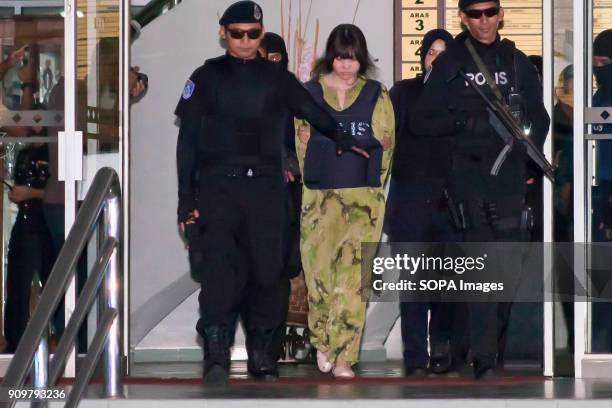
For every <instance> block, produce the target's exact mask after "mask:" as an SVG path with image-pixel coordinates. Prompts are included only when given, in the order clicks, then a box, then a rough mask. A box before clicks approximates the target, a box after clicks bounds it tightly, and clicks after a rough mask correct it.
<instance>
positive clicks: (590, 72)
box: [573, 0, 612, 378]
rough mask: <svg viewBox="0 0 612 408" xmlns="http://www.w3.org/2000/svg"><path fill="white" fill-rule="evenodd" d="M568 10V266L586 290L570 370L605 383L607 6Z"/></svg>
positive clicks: (610, 317) (610, 65)
mask: <svg viewBox="0 0 612 408" xmlns="http://www.w3.org/2000/svg"><path fill="white" fill-rule="evenodd" d="M573 7H574V24H573V27H574V31H573V42H574V44H575V45H576V44H578V45H581V44H583V47H581V48H583V49H582V50H581V52H575V53H574V58H573V77H574V83H573V91H574V109H573V116H574V124H575V125H574V132H573V141H574V158H573V163H574V224H573V225H574V241H575V242H576V251H575V260H574V264H575V271H576V277H577V290H581V289H582V288H585V289H586V296H584V297H582V298H581V297H580V296H579V297H578V298H577V301H576V303H575V333H576V334H575V337H576V339H575V348H576V355H575V365H576V366H575V370H576V377H579V378H588V377H610V376H612V296H610V289H609V287H608V281H610V278H611V277H612V259H611V257H610V255H611V254H612V31H610V29H612V25H611V24H610V16H611V15H612V3H610V2H609V1H606V0H586V1H579V0H576V1H574V4H573ZM575 48H578V47H575ZM582 243H584V244H582ZM580 244H582V245H580ZM579 245H580V246H579ZM578 295H580V294H578Z"/></svg>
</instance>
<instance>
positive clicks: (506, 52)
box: [498, 38, 520, 64]
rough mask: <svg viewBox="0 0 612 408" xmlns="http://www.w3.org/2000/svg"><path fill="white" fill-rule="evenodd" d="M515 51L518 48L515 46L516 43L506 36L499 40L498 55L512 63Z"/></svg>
mask: <svg viewBox="0 0 612 408" xmlns="http://www.w3.org/2000/svg"><path fill="white" fill-rule="evenodd" d="M517 51H519V50H518V49H517V48H516V44H514V41H512V40H509V39H507V38H504V39H503V40H501V41H500V44H499V49H498V52H499V55H500V56H501V57H502V58H503V59H504V60H505V61H507V62H508V63H510V64H512V62H513V61H514V56H515V53H516V52H517ZM519 52H520V51H519Z"/></svg>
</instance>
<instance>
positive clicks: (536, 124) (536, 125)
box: [517, 53, 550, 149]
mask: <svg viewBox="0 0 612 408" xmlns="http://www.w3.org/2000/svg"><path fill="white" fill-rule="evenodd" d="M517 58H518V61H517V65H518V67H519V70H520V72H519V80H520V81H521V83H520V84H519V87H520V89H521V90H522V91H523V100H524V103H525V111H526V112H525V113H526V116H527V119H528V120H529V122H531V133H530V135H531V138H532V140H533V141H534V143H536V145H537V146H538V147H539V148H540V149H542V146H544V141H545V140H546V135H547V134H548V130H549V126H550V117H549V116H548V112H546V108H545V107H544V100H543V97H542V83H541V82H540V77H539V76H538V72H537V71H536V68H535V67H534V66H533V64H532V63H531V62H530V61H529V60H528V59H527V57H525V56H524V55H523V54H522V53H518V55H517Z"/></svg>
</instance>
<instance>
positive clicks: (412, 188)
mask: <svg viewBox="0 0 612 408" xmlns="http://www.w3.org/2000/svg"><path fill="white" fill-rule="evenodd" d="M442 190H443V180H431V179H430V180H426V181H422V182H402V181H397V180H395V181H394V180H393V179H392V180H391V185H390V189H389V198H388V200H387V208H386V213H385V232H386V233H387V234H388V235H389V239H390V240H391V242H413V243H418V242H448V241H455V240H457V238H458V235H457V233H456V232H455V231H454V230H453V227H452V226H451V224H450V221H449V218H448V216H447V214H446V212H445V211H444V209H443V208H442V207H441V206H440V200H441V199H442ZM391 247H392V248H393V244H391ZM394 252H395V251H394ZM461 306H462V305H460V304H455V303H442V302H435V301H432V300H431V299H430V300H427V301H418V300H416V299H413V300H410V301H403V302H401V303H400V316H401V332H402V343H403V348H404V352H403V356H404V364H405V365H406V367H408V368H414V367H427V365H428V361H429V356H428V353H427V338H428V334H429V339H430V342H431V345H432V351H434V352H435V350H436V349H440V348H442V347H444V346H446V345H447V344H449V342H451V343H452V340H453V324H454V322H453V317H454V313H455V309H456V308H457V307H461ZM428 311H430V312H431V318H430V320H429V322H428ZM428 323H429V324H428ZM428 327H429V333H428V330H427V329H428Z"/></svg>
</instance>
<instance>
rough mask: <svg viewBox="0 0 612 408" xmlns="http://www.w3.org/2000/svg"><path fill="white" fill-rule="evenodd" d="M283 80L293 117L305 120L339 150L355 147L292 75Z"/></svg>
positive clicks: (287, 101)
mask: <svg viewBox="0 0 612 408" xmlns="http://www.w3.org/2000/svg"><path fill="white" fill-rule="evenodd" d="M284 79H285V80H284V81H283V84H284V86H283V89H284V90H285V98H286V101H285V102H286V104H287V106H288V107H289V110H291V111H292V112H293V114H294V115H295V116H297V117H299V118H301V119H306V120H307V121H308V122H309V123H310V124H311V125H312V126H314V127H316V128H317V129H318V130H319V131H320V132H321V133H322V134H324V135H325V136H327V137H329V138H330V139H332V140H333V141H334V142H336V145H337V146H338V149H340V150H349V149H351V148H352V147H354V146H357V142H356V141H355V139H354V138H353V137H352V136H351V135H350V134H348V133H346V132H344V131H343V130H342V128H341V127H340V126H339V125H338V123H336V121H335V120H334V118H333V117H332V116H331V115H330V114H329V113H327V112H326V111H325V110H323V108H321V107H320V106H319V105H318V104H317V103H316V102H315V100H314V99H313V97H312V96H311V95H310V93H309V92H308V91H307V90H306V88H304V87H303V86H302V84H300V82H299V81H298V80H297V78H296V77H295V76H294V75H293V74H292V73H290V72H287V75H286V76H285V77H284Z"/></svg>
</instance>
